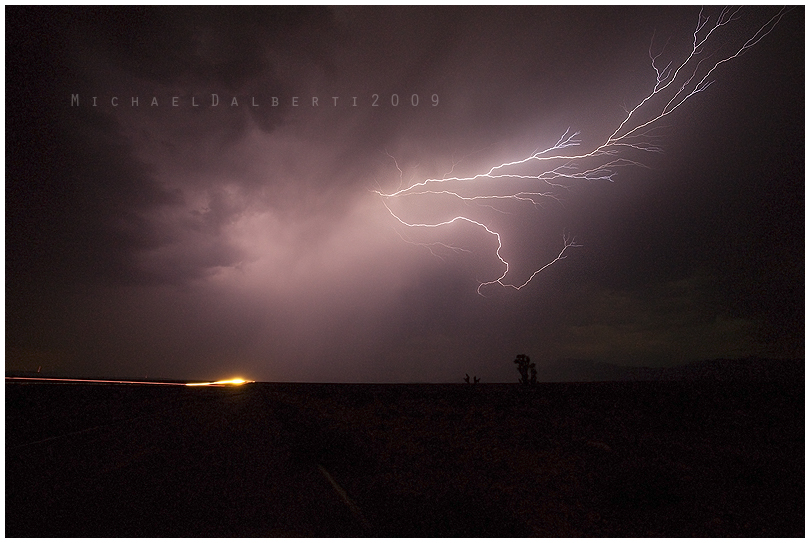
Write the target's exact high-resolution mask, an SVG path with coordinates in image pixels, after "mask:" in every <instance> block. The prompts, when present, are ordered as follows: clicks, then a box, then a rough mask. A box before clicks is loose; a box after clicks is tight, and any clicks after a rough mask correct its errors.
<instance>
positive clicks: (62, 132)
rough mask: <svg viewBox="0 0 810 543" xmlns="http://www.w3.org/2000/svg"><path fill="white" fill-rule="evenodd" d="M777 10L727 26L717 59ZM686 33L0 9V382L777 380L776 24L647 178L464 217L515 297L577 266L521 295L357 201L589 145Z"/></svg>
mask: <svg viewBox="0 0 810 543" xmlns="http://www.w3.org/2000/svg"><path fill="white" fill-rule="evenodd" d="M777 11H778V10H774V9H771V10H768V9H764V8H746V9H745V10H743V11H742V12H741V16H740V19H739V20H738V21H735V23H736V24H737V26H736V27H735V28H736V32H737V33H738V34H737V35H735V34H734V33H733V32H731V33H729V34H727V35H724V39H725V40H726V42H722V41H721V44H723V43H731V45H721V46H718V47H719V48H718V50H717V51H716V54H717V55H720V54H723V52H724V51H726V50H725V49H722V47H733V40H734V39H737V41H739V35H746V36H747V35H750V34H751V32H753V31H755V30H756V28H758V27H759V25H761V24H763V23H764V22H765V21H767V20H768V19H769V18H770V17H772V16H773V15H775V14H776V13H777ZM698 13H699V9H696V8H662V9H658V8H585V7H579V8H574V7H572V8H542V7H534V8H517V7H515V8H511V7H510V8H495V7H489V8H448V7H445V8H425V7H420V8H407V7H394V8H362V7H342V8H333V9H327V8H315V7H313V8H309V7H302V8H275V7H250V8H247V7H239V8H224V7H220V8H203V7H196V8H186V7H165V8H164V7H137V8H95V7H92V8H91V7H75V8H57V7H51V8H23V7H9V8H7V9H6V30H7V52H6V55H7V84H6V121H7V128H6V134H7V138H6V159H7V161H6V274H7V275H6V277H7V299H6V329H7V336H6V337H7V339H6V341H7V369H31V368H30V367H31V365H32V364H34V363H36V365H42V366H43V367H45V368H48V369H49V370H50V371H54V372H61V373H70V374H76V375H109V376H112V375H121V376H142V375H150V376H154V377H172V378H196V379H208V378H219V377H228V376H231V375H233V374H237V373H239V374H242V375H244V376H245V377H248V378H251V379H255V380H294V381H361V382H362V381H378V382H389V381H459V380H460V377H461V376H463V375H464V373H470V374H473V373H475V374H476V375H478V376H481V377H482V378H483V379H484V380H485V381H512V380H514V379H513V378H514V376H513V375H511V373H513V372H514V369H513V368H512V367H511V359H512V358H513V357H514V355H515V354H516V353H518V352H527V353H528V354H531V355H532V356H533V359H536V360H538V361H539V360H541V359H544V358H545V359H556V358H565V357H578V358H585V357H587V358H590V359H594V360H605V361H610V362H613V363H619V364H621V363H632V364H648V365H666V364H672V363H676V362H683V361H691V360H696V359H701V358H709V357H716V356H747V355H750V354H767V355H773V356H797V355H798V353H800V352H801V351H802V349H803V339H802V334H803V332H802V330H803V301H802V300H803V227H802V224H803V198H804V195H803V176H804V172H803V168H804V164H803V137H802V136H803V111H802V110H803V107H802V105H803V101H802V96H803V95H802V92H803V66H804V59H803V47H802V40H803V31H804V28H803V8H800V7H799V8H795V9H793V10H791V11H790V12H788V13H787V14H786V15H785V16H784V17H783V18H782V20H781V21H780V22H779V24H778V25H777V26H776V27H775V29H774V30H773V32H772V33H771V34H770V35H768V36H767V37H765V38H764V39H763V40H762V42H761V43H759V44H757V46H756V47H755V48H752V49H751V50H750V51H748V52H747V53H746V54H745V55H743V56H742V57H740V58H738V59H735V60H734V61H733V62H730V63H728V64H727V65H724V66H723V67H722V69H719V70H718V71H717V73H716V75H715V76H714V77H713V80H715V82H714V84H713V85H712V86H711V87H709V88H708V89H707V90H706V91H705V92H703V93H701V94H700V95H698V96H696V97H694V99H693V100H691V101H690V103H688V104H685V105H684V106H683V108H681V109H679V110H678V112H677V114H676V115H673V116H671V117H668V118H667V119H666V122H664V123H660V124H661V126H656V131H655V132H654V133H653V136H654V137H655V141H656V144H657V145H660V146H661V147H662V148H663V150H664V152H663V153H661V154H655V153H653V154H650V155H649V156H645V161H644V167H633V168H624V169H622V170H621V171H620V172H619V173H618V175H617V176H616V177H615V179H614V181H613V182H608V181H586V182H582V183H572V184H570V186H568V187H567V188H566V189H564V190H562V191H561V192H560V193H559V194H557V195H556V196H555V199H548V201H544V202H543V205H540V206H537V207H536V208H535V207H531V206H530V207H531V209H530V210H526V209H525V208H517V207H516V208H515V209H509V210H508V212H503V213H501V212H499V213H489V212H486V210H484V211H485V212H486V213H489V214H485V215H482V217H484V218H483V219H481V220H482V221H485V222H487V224H490V225H496V226H497V227H498V228H499V229H500V231H501V232H502V234H503V247H502V254H503V255H504V256H505V257H507V258H508V259H509V260H510V262H513V264H512V266H513V267H512V271H513V273H514V274H515V275H516V276H517V277H519V278H520V279H521V281H522V280H525V278H527V276H528V275H529V274H530V273H531V271H532V270H534V269H536V268H537V267H538V266H539V265H542V263H543V262H547V261H548V260H549V259H551V258H553V257H554V256H555V255H556V254H557V253H558V252H559V250H560V248H561V247H560V246H561V243H562V237H563V234H564V233H567V234H570V235H573V236H575V238H576V239H577V241H578V243H579V244H580V245H581V247H578V248H576V249H575V250H574V249H572V250H571V251H570V252H569V253H568V257H567V258H566V259H565V260H562V261H560V262H558V263H556V264H554V265H553V266H552V267H550V268H548V269H547V270H546V271H544V272H543V273H542V274H540V275H538V276H537V278H536V279H534V280H533V281H532V283H530V284H529V285H528V286H527V287H526V288H524V289H523V290H520V291H518V292H515V291H512V290H510V289H499V288H495V289H487V290H486V292H485V294H486V295H485V296H481V295H479V293H478V292H477V290H476V289H477V287H478V285H479V283H480V282H481V281H485V280H489V279H492V278H494V277H497V276H498V275H499V274H500V273H501V272H502V269H501V263H500V262H499V261H498V259H497V258H496V257H495V255H494V249H495V241H494V239H493V238H492V237H491V236H487V235H485V234H483V233H482V232H481V231H480V230H476V229H474V228H466V227H465V226H464V225H452V226H451V227H449V228H447V229H445V230H443V231H441V232H436V234H437V237H436V238H435V239H430V240H429V239H427V238H425V237H424V235H425V233H424V232H422V233H418V232H412V231H409V230H408V229H407V228H403V227H402V225H400V224H398V223H397V222H396V221H395V220H392V217H391V214H390V213H389V211H388V209H387V208H386V207H385V205H383V203H382V202H381V199H380V198H379V196H378V195H377V193H375V191H393V190H396V189H397V188H398V187H400V186H402V184H403V183H405V184H407V183H409V182H414V181H418V180H421V179H426V178H441V177H442V176H443V175H445V174H446V173H447V172H449V171H451V170H452V171H453V172H454V175H474V174H475V173H478V172H480V171H482V170H483V171H487V170H488V169H489V168H490V167H492V166H493V165H495V164H499V163H502V162H505V161H509V160H515V159H517V158H521V157H525V156H528V155H529V154H531V153H532V152H534V151H535V150H536V149H538V148H546V147H548V146H550V145H553V144H554V142H555V141H557V140H558V138H560V136H561V135H562V134H564V133H565V132H566V131H567V130H569V129H571V130H576V131H579V132H580V134H581V136H580V137H581V139H582V147H583V148H592V147H593V146H594V145H596V144H598V143H599V142H600V141H603V140H604V138H605V137H607V136H608V135H609V134H610V133H611V132H612V130H613V129H614V128H615V127H616V126H617V124H618V123H620V122H621V120H622V119H623V118H624V115H626V110H625V108H628V107H632V105H635V104H636V103H637V102H638V100H640V99H642V98H643V97H644V96H645V95H646V94H647V93H648V92H649V91H650V89H651V88H652V86H654V85H655V72H654V71H653V70H652V68H651V66H650V59H649V57H648V52H649V51H652V50H653V48H652V47H651V40H652V44H653V46H655V47H658V49H656V50H661V51H663V53H662V54H663V55H665V56H671V57H672V58H678V57H679V55H683V52H684V51H685V50H688V47H689V46H690V45H691V38H692V32H693V30H694V25H695V22H696V21H697V18H698ZM746 33H748V34H746ZM664 44H666V46H664ZM375 103H376V104H378V105H374V104H375ZM430 205H434V204H425V205H423V206H420V207H419V208H418V209H416V210H414V213H417V214H418V213H425V214H430V213H432V212H433V211H434V210H432V208H430ZM437 205H440V206H441V205H443V204H442V203H441V202H440V203H439V204H437ZM493 227H494V226H493ZM431 234H432V233H431ZM428 242H441V243H442V244H444V247H445V249H444V250H442V249H441V248H440V247H439V246H434V250H431V246H429V245H427V246H426V245H424V243H428ZM419 243H423V245H420V244H419ZM450 245H452V246H454V247H456V248H457V249H459V250H455V251H453V250H447V249H446V247H447V246H450ZM461 249H463V250H461ZM493 274H494V275H493Z"/></svg>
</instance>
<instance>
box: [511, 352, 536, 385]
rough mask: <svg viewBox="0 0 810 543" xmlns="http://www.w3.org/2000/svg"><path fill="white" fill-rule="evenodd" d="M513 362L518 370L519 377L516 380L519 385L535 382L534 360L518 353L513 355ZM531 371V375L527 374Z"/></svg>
mask: <svg viewBox="0 0 810 543" xmlns="http://www.w3.org/2000/svg"><path fill="white" fill-rule="evenodd" d="M514 363H515V364H517V367H518V368H517V370H518V372H520V379H519V380H518V381H519V382H520V384H521V385H534V384H535V383H537V369H536V368H535V366H534V362H532V361H531V359H530V358H529V357H528V356H526V355H525V354H519V355H517V356H516V357H515V360H514ZM530 373H531V376H530V375H529V374H530Z"/></svg>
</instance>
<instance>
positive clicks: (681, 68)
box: [374, 8, 788, 294]
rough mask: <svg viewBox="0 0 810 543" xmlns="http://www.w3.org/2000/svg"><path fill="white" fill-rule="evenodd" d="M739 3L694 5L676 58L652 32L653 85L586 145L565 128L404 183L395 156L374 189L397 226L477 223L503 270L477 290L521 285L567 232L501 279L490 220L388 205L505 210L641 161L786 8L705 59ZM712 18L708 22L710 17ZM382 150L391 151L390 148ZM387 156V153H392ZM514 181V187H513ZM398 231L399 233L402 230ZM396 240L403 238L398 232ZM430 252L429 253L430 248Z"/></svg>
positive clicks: (566, 243)
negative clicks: (527, 150) (525, 267)
mask: <svg viewBox="0 0 810 543" xmlns="http://www.w3.org/2000/svg"><path fill="white" fill-rule="evenodd" d="M741 9H742V8H723V9H722V10H721V11H720V13H719V15H717V17H716V18H712V17H709V16H707V15H704V11H703V9H702V8H701V10H700V13H699V14H698V20H697V24H696V26H695V31H694V33H693V40H692V47H691V52H689V54H688V55H686V57H685V58H684V59H683V60H682V61H681V62H680V63H679V64H677V65H675V64H674V63H673V62H669V63H668V64H667V65H666V66H663V67H661V66H659V59H660V58H661V56H662V55H663V53H664V50H663V49H662V50H661V51H660V52H658V53H654V52H653V45H654V39H653V42H651V44H650V49H649V58H650V63H651V65H652V69H653V71H654V72H655V84H654V85H653V87H652V90H651V91H650V92H649V94H647V95H646V96H645V97H644V98H643V99H642V100H640V101H639V102H638V103H637V104H636V106H635V107H633V108H631V109H626V115H625V116H624V118H623V119H621V122H619V124H618V125H617V126H616V129H615V130H614V131H613V133H611V134H610V136H608V137H607V139H605V140H604V142H603V143H601V144H600V145H598V146H597V147H595V148H593V149H592V150H590V151H587V152H583V153H581V154H575V153H569V152H567V151H566V150H567V149H570V148H575V147H579V146H580V144H581V141H580V139H579V135H580V133H579V132H576V131H571V130H570V129H568V130H566V131H565V133H564V134H563V135H562V136H561V137H560V138H559V139H558V140H557V142H556V143H555V144H553V145H551V146H550V147H548V148H546V149H543V150H542V151H535V152H533V153H532V154H530V155H529V156H526V157H524V158H520V159H516V160H513V161H509V162H504V163H502V164H498V165H496V166H493V167H491V168H490V169H489V170H487V171H485V172H482V173H478V174H475V175H472V176H470V177H457V176H453V175H452V171H453V170H451V171H450V172H449V173H448V174H446V175H445V176H443V177H442V178H440V179H425V180H423V181H419V182H415V183H410V184H406V183H405V181H404V179H403V177H404V172H403V170H402V169H401V168H400V167H399V165H398V164H396V161H394V163H395V165H396V168H397V170H398V171H399V173H400V185H399V188H398V189H397V190H396V191H394V192H390V193H385V192H382V191H381V190H377V191H374V192H375V193H376V194H378V195H379V196H380V198H381V199H382V202H383V205H384V206H385V208H386V209H387V210H388V212H389V213H390V214H391V216H392V217H394V219H396V221H397V222H398V223H399V224H400V225H402V226H404V227H407V228H409V229H438V228H441V227H445V226H447V225H450V224H453V223H467V224H471V225H473V226H475V227H477V228H480V229H482V230H483V231H484V232H486V233H487V234H489V235H490V236H492V237H493V238H494V239H495V241H496V245H497V248H496V249H495V257H496V258H497V259H498V260H499V261H500V263H501V265H502V268H503V273H502V274H501V275H500V277H498V278H496V279H492V280H488V281H481V282H480V283H479V286H478V293H479V294H483V293H482V288H484V287H486V286H488V285H500V286H502V287H509V288H512V289H515V290H520V289H522V288H523V287H525V286H526V285H528V284H529V283H530V282H531V281H532V279H534V277H535V276H537V274H539V273H540V272H542V271H543V270H545V269H546V268H548V267H549V266H551V265H552V264H554V263H556V262H558V261H559V260H562V259H564V258H565V257H566V255H567V252H568V250H569V249H570V248H571V247H578V246H579V245H577V244H576V243H575V241H574V239H573V238H572V237H570V236H569V235H564V236H563V245H562V249H561V250H560V252H559V253H558V254H557V255H556V257H554V258H553V259H551V260H550V261H548V262H547V263H545V264H543V265H542V266H540V267H538V268H537V269H536V270H534V272H532V273H530V274H529V275H528V277H527V278H526V279H525V280H524V281H523V282H512V281H511V280H509V281H508V280H507V276H508V275H509V274H510V265H509V262H508V261H507V260H506V259H505V258H504V257H503V255H502V254H501V249H502V239H501V234H500V233H499V232H498V231H496V230H495V229H494V228H493V227H492V226H491V225H488V224H485V223H484V222H482V221H480V220H476V219H474V218H473V216H474V214H472V213H463V214H455V212H451V214H450V215H449V216H448V217H447V218H445V219H443V220H438V221H433V222H416V221H409V220H406V219H405V218H404V217H403V214H404V212H401V211H394V209H393V208H394V207H397V206H396V205H395V204H397V203H402V201H403V200H404V199H406V198H415V197H422V198H425V197H427V198H434V199H436V198H450V199H452V200H453V201H456V202H457V203H459V204H461V205H463V206H464V207H465V209H474V208H475V207H478V208H484V207H485V208H488V209H491V210H495V211H500V212H502V213H506V211H505V210H503V208H502V207H499V206H502V205H503V204H504V203H506V202H512V203H518V204H531V205H532V206H538V205H539V204H540V202H541V201H542V200H544V199H548V198H552V199H557V198H558V196H557V195H556V191H558V190H559V189H564V188H567V187H568V186H570V183H572V182H577V181H583V180H584V181H613V179H614V176H615V175H616V173H617V171H618V170H619V168H622V167H625V166H643V164H642V163H641V162H640V161H639V160H637V159H636V158H632V157H635V156H637V155H638V154H639V153H641V154H644V153H658V152H661V148H660V147H659V146H658V145H655V144H654V141H655V139H656V136H655V134H654V133H653V131H652V129H653V128H654V125H655V124H656V123H658V122H659V121H661V120H662V119H663V118H665V117H667V116H668V115H670V114H672V113H673V112H674V111H676V110H677V109H678V108H680V107H681V106H682V105H683V104H684V103H685V102H686V101H687V100H689V99H690V98H692V97H693V96H695V95H696V94H698V93H701V92H703V91H705V90H706V89H707V88H708V87H709V86H710V85H711V84H712V83H713V81H712V80H711V77H712V75H713V74H714V73H715V71H716V70H717V69H718V68H719V67H720V66H721V65H723V64H724V63H726V62H729V61H731V60H733V59H735V58H737V57H739V56H740V55H742V54H744V53H745V52H746V51H747V50H748V49H750V48H751V47H753V46H754V45H756V44H757V43H759V41H760V40H762V39H763V38H764V37H765V36H767V35H768V34H769V33H770V32H771V31H772V30H773V28H774V27H775V26H776V25H777V24H778V23H779V21H780V20H781V19H782V17H783V16H784V15H785V13H786V12H787V11H788V9H787V8H782V9H780V10H779V11H778V13H776V15H774V16H773V17H771V19H769V20H768V21H767V22H766V23H765V24H763V25H762V26H761V27H759V29H758V30H757V31H756V32H755V33H754V34H753V35H752V36H751V37H750V38H748V40H747V41H746V42H745V43H744V44H743V45H742V46H740V47H739V48H737V49H735V50H733V51H732V52H730V53H726V54H725V55H723V56H720V57H719V58H712V57H713V56H714V55H716V54H717V53H716V52H712V51H709V48H710V46H713V45H712V44H711V43H710V38H712V37H713V36H715V35H716V34H719V33H720V31H721V30H722V28H723V27H725V26H726V25H728V24H730V23H732V22H733V21H735V20H737V19H738V18H739V13H740V10H741ZM712 19H713V22H712V23H711V24H710V20H712ZM665 47H666V45H665V46H664V48H665ZM388 156H389V157H391V155H388ZM391 158H392V159H393V157H391ZM457 165H458V162H454V164H453V169H455V167H456V166H457ZM527 184H528V185H527ZM516 185H517V186H520V187H521V188H520V189H519V190H515V186H516ZM527 187H529V188H527ZM400 235H401V236H402V234H400ZM403 239H405V237H404V236H403ZM405 241H408V240H405ZM410 243H413V242H410ZM419 245H423V246H426V247H427V248H428V249H430V250H431V252H433V247H434V246H440V247H444V248H446V249H452V250H455V251H459V250H461V249H459V248H456V247H452V246H450V245H447V244H444V243H439V242H433V243H427V244H426V243H420V244H419ZM434 254H436V253H435V252H434Z"/></svg>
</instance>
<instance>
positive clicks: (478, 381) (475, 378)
mask: <svg viewBox="0 0 810 543" xmlns="http://www.w3.org/2000/svg"><path fill="white" fill-rule="evenodd" d="M473 379H474V381H473V384H475V383H480V382H481V379H479V378H478V377H473Z"/></svg>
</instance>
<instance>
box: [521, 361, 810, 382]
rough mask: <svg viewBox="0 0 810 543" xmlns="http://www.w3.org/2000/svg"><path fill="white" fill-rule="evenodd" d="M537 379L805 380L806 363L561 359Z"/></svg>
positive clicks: (541, 369) (545, 365) (542, 366)
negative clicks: (637, 362) (673, 363)
mask: <svg viewBox="0 0 810 543" xmlns="http://www.w3.org/2000/svg"><path fill="white" fill-rule="evenodd" d="M537 380H538V381H544V382H577V381H785V380H800V381H802V382H803V381H804V360H802V359H777V358H760V357H748V358H739V359H725V358H718V359H715V360H703V361H700V362H692V363H689V364H684V365H680V366H672V367H666V368H650V367H644V366H641V367H640V366H619V365H616V364H608V363H605V362H595V361H593V360H577V359H570V358H569V359H560V360H556V361H553V362H538V363H537Z"/></svg>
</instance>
